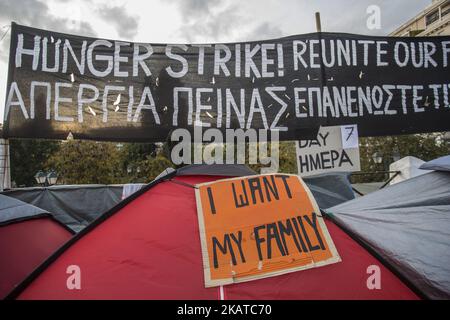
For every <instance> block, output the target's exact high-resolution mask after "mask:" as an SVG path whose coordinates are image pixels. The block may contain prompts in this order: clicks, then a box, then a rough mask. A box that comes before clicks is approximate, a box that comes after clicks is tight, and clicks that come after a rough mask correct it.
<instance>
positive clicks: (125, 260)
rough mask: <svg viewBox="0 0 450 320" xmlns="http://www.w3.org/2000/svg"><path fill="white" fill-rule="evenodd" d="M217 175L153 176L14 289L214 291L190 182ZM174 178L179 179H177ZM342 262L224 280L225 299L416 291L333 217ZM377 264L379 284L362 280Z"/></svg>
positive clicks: (408, 294) (123, 293) (202, 294)
mask: <svg viewBox="0 0 450 320" xmlns="http://www.w3.org/2000/svg"><path fill="white" fill-rule="evenodd" d="M221 178H223V177H220V176H197V175H195V176H192V175H189V176H178V177H173V178H172V180H168V179H166V180H165V181H158V182H154V183H153V184H152V185H151V186H148V187H146V188H144V189H142V190H140V191H138V193H136V194H134V195H132V196H131V197H130V198H127V199H126V200H125V201H124V202H122V203H121V204H119V205H118V208H117V209H113V210H112V211H110V212H109V213H107V214H105V215H107V217H105V219H104V220H103V221H102V222H101V223H99V222H98V221H99V220H98V221H97V222H96V223H95V224H92V225H90V226H89V227H88V228H86V229H85V230H83V231H82V232H81V233H80V234H78V235H77V236H76V237H75V238H74V240H73V241H71V243H70V245H69V246H67V247H66V248H65V250H61V251H59V252H58V254H56V255H54V256H53V257H52V259H50V260H48V261H47V263H46V264H45V265H44V266H42V268H41V270H40V272H37V273H35V274H34V276H33V277H31V278H29V279H28V281H27V284H28V286H26V287H25V288H24V290H23V291H21V292H16V294H19V295H18V298H19V299H218V297H219V296H220V295H219V294H218V293H219V290H220V289H219V288H205V287H204V278H203V264H202V255H201V245H200V240H199V236H198V234H199V230H198V220H197V211H196V202H195V194H194V188H193V187H190V186H189V185H195V184H197V183H202V182H208V181H214V180H217V179H221ZM173 180H177V181H178V182H181V183H176V181H173ZM326 223H327V226H328V228H329V231H330V234H331V237H332V238H333V241H334V243H335V245H336V247H337V250H338V252H339V254H340V256H341V258H342V260H343V261H342V262H340V263H337V264H332V265H328V266H324V267H320V268H316V269H310V270H305V271H300V272H295V273H290V274H286V275H282V276H277V277H273V278H266V279H260V280H256V281H252V282H247V283H239V284H233V285H229V286H224V287H223V290H224V296H225V297H226V298H227V299H418V296H417V295H416V294H415V293H414V292H412V291H411V290H410V289H409V288H408V287H407V286H406V285H405V284H404V283H403V282H402V281H400V279H398V278H397V277H396V276H395V275H394V274H393V273H391V272H390V271H389V270H388V269H387V268H385V267H384V266H383V265H382V264H381V263H380V262H379V261H378V260H377V259H376V258H375V257H374V256H372V255H371V254H369V253H368V252H367V251H366V250H365V249H364V248H363V247H361V246H360V245H359V244H357V243H356V242H355V241H354V240H353V239H351V238H350V237H349V236H348V235H347V234H345V233H344V232H343V231H342V230H341V229H339V228H338V227H337V226H336V225H334V224H333V222H331V221H327V222H326ZM74 262H76V264H77V265H78V266H79V267H80V270H81V274H82V280H81V287H82V290H69V289H68V288H67V286H66V281H67V275H66V273H65V270H66V268H67V266H68V265H71V264H74ZM371 265H378V266H379V267H380V269H381V273H382V276H383V285H382V288H381V289H380V290H370V289H369V288H368V287H367V278H368V274H367V268H368V267H369V266H371Z"/></svg>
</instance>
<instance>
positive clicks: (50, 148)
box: [9, 139, 60, 187]
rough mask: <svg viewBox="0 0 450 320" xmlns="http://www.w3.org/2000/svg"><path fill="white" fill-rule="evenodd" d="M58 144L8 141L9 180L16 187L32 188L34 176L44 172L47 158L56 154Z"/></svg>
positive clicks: (51, 142)
mask: <svg viewBox="0 0 450 320" xmlns="http://www.w3.org/2000/svg"><path fill="white" fill-rule="evenodd" d="M59 145H60V142H58V141H49V140H31V139H26V140H25V139H23V140H18V139H10V140H9V148H10V149H9V150H10V162H11V180H12V181H14V182H15V185H16V186H18V187H23V186H27V187H28V186H34V185H36V180H35V179H34V176H35V174H36V173H37V172H38V171H39V170H46V169H48V168H47V167H46V165H45V164H46V162H47V160H48V159H49V157H50V156H51V155H52V154H54V153H57V152H58V150H59Z"/></svg>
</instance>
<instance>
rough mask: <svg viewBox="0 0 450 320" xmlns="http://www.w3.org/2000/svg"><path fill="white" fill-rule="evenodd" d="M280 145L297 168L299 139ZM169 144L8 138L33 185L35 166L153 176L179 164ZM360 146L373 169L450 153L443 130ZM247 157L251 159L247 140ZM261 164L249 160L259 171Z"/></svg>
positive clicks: (77, 180)
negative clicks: (396, 161) (409, 158)
mask: <svg viewBox="0 0 450 320" xmlns="http://www.w3.org/2000/svg"><path fill="white" fill-rule="evenodd" d="M279 147H280V148H279V159H280V172H284V173H294V174H295V173H296V172H297V160H296V154H295V142H293V141H289V142H280V144H279ZM170 148H171V146H170V145H169V144H168V143H165V144H164V145H162V146H160V147H158V146H157V145H156V144H152V143H124V144H115V143H106V142H92V141H78V140H71V141H64V142H55V141H45V140H10V150H11V152H10V153H11V173H12V180H13V181H15V182H16V185H17V186H33V185H36V182H35V179H34V175H35V174H36V172H38V171H39V170H49V169H54V170H56V172H57V173H58V176H59V178H58V183H65V184H88V183H99V184H112V183H129V182H149V181H151V180H152V179H154V178H155V177H156V176H157V175H158V174H160V173H161V172H162V171H163V170H164V169H166V168H168V167H175V166H174V165H173V164H172V163H171V161H170V160H169V159H170ZM268 149H269V150H270V146H269V148H268ZM360 152H361V169H362V171H363V172H374V171H383V170H388V169H389V164H390V163H392V162H393V160H394V156H397V157H399V158H402V157H405V156H408V155H411V156H415V157H417V158H420V159H422V160H425V161H427V160H431V159H434V158H437V157H440V156H443V155H446V154H448V149H447V147H446V146H445V144H444V143H443V134H441V133H435V134H420V135H405V136H391V137H379V138H361V139H360ZM375 152H378V153H380V154H381V155H382V157H383V163H382V164H376V163H374V161H373V159H372V156H373V154H374V153H375ZM246 162H247V163H248V162H249V161H248V146H247V147H246ZM262 166H263V165H261V164H257V165H250V167H251V168H252V169H254V170H255V171H257V172H259V171H260V169H261V167H262ZM386 179H387V175H386V174H378V175H363V176H354V177H353V179H352V181H353V182H371V181H383V180H386Z"/></svg>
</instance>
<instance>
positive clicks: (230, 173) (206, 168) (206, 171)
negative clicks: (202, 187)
mask: <svg viewBox="0 0 450 320" xmlns="http://www.w3.org/2000/svg"><path fill="white" fill-rule="evenodd" d="M255 174H256V172H255V171H253V170H252V169H250V168H249V167H247V166H246V165H243V164H192V165H189V166H185V167H181V168H179V169H178V170H177V175H178V176H186V175H201V176H211V175H213V176H224V177H244V176H252V175H255Z"/></svg>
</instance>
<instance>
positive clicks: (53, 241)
mask: <svg viewBox="0 0 450 320" xmlns="http://www.w3.org/2000/svg"><path fill="white" fill-rule="evenodd" d="M0 203H1V205H0V206H1V208H0V257H1V258H0V299H2V298H4V297H5V296H6V295H7V294H8V293H9V292H10V291H11V290H13V289H14V287H16V286H17V285H18V284H19V283H20V282H21V281H22V280H23V279H24V278H26V277H27V276H28V275H29V274H30V273H31V272H32V271H33V270H34V269H35V268H37V267H38V266H39V265H40V264H41V263H43V262H44V261H45V259H47V258H48V257H49V256H50V255H51V254H52V253H54V252H55V251H56V250H57V249H58V248H59V247H61V246H62V245H63V244H64V243H65V242H67V240H69V239H70V238H71V237H72V232H71V231H69V230H68V229H66V228H65V227H64V226H63V225H62V224H60V223H59V222H57V221H56V220H54V219H53V218H52V216H51V215H50V214H49V213H48V212H46V211H44V210H42V209H40V208H37V207H34V206H31V205H28V204H26V203H24V202H21V201H19V200H16V199H12V198H9V197H6V196H3V195H0Z"/></svg>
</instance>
